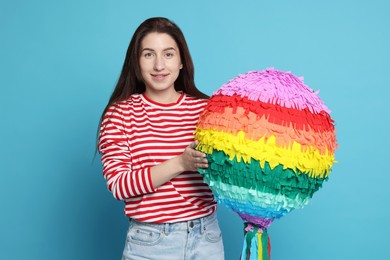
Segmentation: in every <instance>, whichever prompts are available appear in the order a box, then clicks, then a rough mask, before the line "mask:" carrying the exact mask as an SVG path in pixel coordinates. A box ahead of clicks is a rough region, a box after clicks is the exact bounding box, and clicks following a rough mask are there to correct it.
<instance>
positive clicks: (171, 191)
mask: <svg viewBox="0 0 390 260" xmlns="http://www.w3.org/2000/svg"><path fill="white" fill-rule="evenodd" d="M206 98H208V97H207V95H205V94H204V93H202V92H200V91H199V90H198V89H197V88H196V86H195V83H194V66H193V63H192V59H191V56H190V53H189V50H188V46H187V43H186V41H185V38H184V36H183V33H182V32H181V30H180V29H179V28H178V26H177V25H176V24H174V23H173V22H171V21H169V20H168V19H166V18H151V19H148V20H146V21H144V22H143V23H142V24H141V25H140V26H139V27H138V28H137V30H136V31H135V33H134V35H133V37H132V39H131V42H130V45H129V48H128V50H127V54H126V58H125V62H124V65H123V68H122V72H121V74H120V77H119V80H118V83H117V85H116V87H115V90H114V92H113V94H112V96H111V98H110V100H109V102H108V105H107V107H106V109H105V110H104V112H103V115H102V118H101V128H100V136H99V144H98V148H99V151H100V153H101V154H102V157H101V160H102V163H103V174H104V177H105V179H106V181H107V186H108V189H109V190H110V191H111V192H112V194H113V195H114V197H115V198H116V199H118V200H123V201H124V202H125V214H126V216H128V217H129V219H130V225H129V230H128V233H127V240H126V245H125V249H124V252H123V258H122V259H158V260H160V259H161V260H163V259H167V260H168V259H169V260H173V259H202V260H203V259H213V260H217V259H223V258H224V256H223V244H222V238H221V232H220V229H219V224H218V220H217V217H216V214H215V211H216V202H215V201H214V198H213V195H212V193H211V191H210V189H209V188H208V186H207V185H206V184H205V183H204V182H203V181H202V176H201V175H200V174H199V172H198V169H199V168H207V167H208V163H207V159H206V158H205V154H203V153H201V152H199V151H196V150H195V149H194V148H195V146H196V142H194V136H193V132H194V130H195V126H196V123H197V121H198V118H199V114H200V113H201V112H202V110H203V108H204V106H205V105H206Z"/></svg>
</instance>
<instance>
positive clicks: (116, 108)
mask: <svg viewBox="0 0 390 260" xmlns="http://www.w3.org/2000/svg"><path fill="white" fill-rule="evenodd" d="M141 102H142V99H141V95H140V94H133V95H131V96H130V97H128V98H127V99H125V100H121V101H116V102H114V103H113V104H112V105H111V106H109V107H108V109H107V112H109V114H112V113H114V114H120V115H123V114H127V113H128V112H129V111H130V110H132V109H133V107H134V105H135V104H140V103H141Z"/></svg>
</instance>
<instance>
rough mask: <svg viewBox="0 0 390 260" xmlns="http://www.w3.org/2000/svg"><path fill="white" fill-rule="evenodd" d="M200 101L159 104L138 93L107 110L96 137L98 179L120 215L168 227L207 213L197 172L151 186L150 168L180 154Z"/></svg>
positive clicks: (208, 198)
mask: <svg viewBox="0 0 390 260" xmlns="http://www.w3.org/2000/svg"><path fill="white" fill-rule="evenodd" d="M205 105H206V100H203V99H198V98H194V97H190V96H187V95H186V94H184V93H182V95H181V96H180V98H179V99H178V101H177V102H176V103H173V104H160V103H156V102H154V101H152V100H150V99H149V98H148V97H147V96H145V95H143V94H134V95H132V96H131V97H130V98H129V99H127V100H126V101H122V102H118V103H116V104H114V105H113V106H111V107H110V108H109V109H108V110H107V112H106V114H105V115H104V117H103V121H102V124H101V128H100V136H99V151H100V153H101V154H102V157H101V160H102V163H103V175H104V178H105V179H106V181H107V186H108V189H109V190H110V191H111V192H112V194H113V195H114V197H115V198H116V199H118V200H124V202H125V214H126V215H127V216H128V217H130V218H134V219H136V220H138V221H143V222H154V223H173V222H179V221H187V220H191V219H195V218H199V217H204V216H208V215H210V214H212V213H213V212H214V211H215V210H216V202H215V201H214V197H213V195H212V192H211V190H210V189H209V188H208V186H207V184H205V183H204V182H203V178H202V176H201V175H200V174H199V173H198V172H183V173H181V174H179V175H178V176H176V177H175V178H173V179H171V180H170V181H168V182H166V183H165V184H163V185H161V186H160V187H158V188H157V189H154V188H153V185H152V181H151V176H150V168H151V167H152V166H154V165H156V164H159V163H162V162H164V161H166V160H168V159H170V158H172V157H175V156H177V155H180V154H181V153H183V151H184V149H185V148H186V147H187V146H188V145H189V144H190V143H191V142H193V141H194V135H193V133H194V131H195V127H196V123H197V122H198V119H199V115H200V113H201V112H202V111H203V108H204V106H205Z"/></svg>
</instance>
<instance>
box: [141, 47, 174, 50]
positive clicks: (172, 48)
mask: <svg viewBox="0 0 390 260" xmlns="http://www.w3.org/2000/svg"><path fill="white" fill-rule="evenodd" d="M171 50H173V51H176V49H175V48H174V47H168V48H165V49H163V51H171ZM141 51H155V50H154V49H152V48H143V49H142V50H141Z"/></svg>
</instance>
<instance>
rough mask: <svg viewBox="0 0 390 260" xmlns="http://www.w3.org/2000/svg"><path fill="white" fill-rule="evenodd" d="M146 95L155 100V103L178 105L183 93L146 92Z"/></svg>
mask: <svg viewBox="0 0 390 260" xmlns="http://www.w3.org/2000/svg"><path fill="white" fill-rule="evenodd" d="M145 95H146V96H147V97H148V98H149V99H151V100H153V101H154V102H157V103H160V104H171V103H176V102H177V100H178V99H179V97H180V96H181V93H179V92H176V91H175V90H173V91H148V90H146V91H145Z"/></svg>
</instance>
